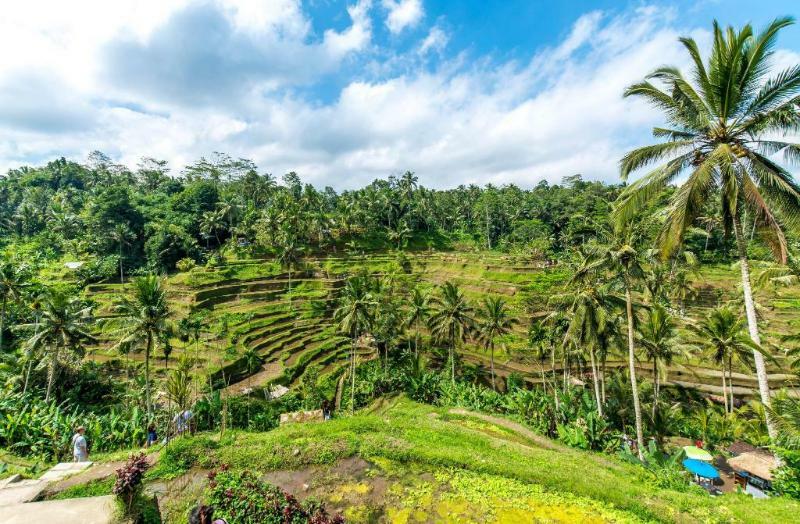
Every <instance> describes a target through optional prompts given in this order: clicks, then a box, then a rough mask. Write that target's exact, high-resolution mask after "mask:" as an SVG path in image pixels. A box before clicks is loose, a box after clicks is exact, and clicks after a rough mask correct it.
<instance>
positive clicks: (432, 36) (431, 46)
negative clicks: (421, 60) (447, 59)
mask: <svg viewBox="0 0 800 524" xmlns="http://www.w3.org/2000/svg"><path fill="white" fill-rule="evenodd" d="M449 40H450V37H449V36H448V34H447V33H446V32H445V31H444V29H442V28H441V27H439V26H433V27H431V30H430V31H429V32H428V36H426V37H425V39H424V40H423V41H422V44H420V46H419V52H420V54H423V55H424V54H426V53H429V52H431V51H434V52H436V53H441V52H442V51H443V50H444V48H445V46H447V42H448V41H449Z"/></svg>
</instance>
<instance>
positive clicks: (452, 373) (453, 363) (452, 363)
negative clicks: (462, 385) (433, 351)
mask: <svg viewBox="0 0 800 524" xmlns="http://www.w3.org/2000/svg"><path fill="white" fill-rule="evenodd" d="M455 347H456V341H455V340H453V341H452V342H451V343H450V351H449V353H450V380H451V381H452V382H453V384H455V383H456V355H455V353H456V351H455Z"/></svg>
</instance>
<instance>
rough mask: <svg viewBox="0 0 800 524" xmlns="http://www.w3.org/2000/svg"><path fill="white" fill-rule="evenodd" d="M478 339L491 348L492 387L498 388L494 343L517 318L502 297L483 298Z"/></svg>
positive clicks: (487, 347)
mask: <svg viewBox="0 0 800 524" xmlns="http://www.w3.org/2000/svg"><path fill="white" fill-rule="evenodd" d="M479 314H480V320H479V321H478V329H477V331H478V339H479V340H480V341H481V342H483V347H484V349H486V350H489V362H490V364H491V370H492V389H494V390H495V391H496V390H497V386H496V385H495V380H494V344H495V339H496V338H497V337H502V336H503V335H506V334H508V333H509V332H510V331H511V328H512V326H513V325H514V324H516V323H517V319H516V318H513V317H511V316H510V315H509V311H508V306H507V305H506V302H505V300H503V299H502V298H501V297H486V298H484V299H483V303H482V304H481V308H480V311H479Z"/></svg>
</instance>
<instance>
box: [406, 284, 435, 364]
mask: <svg viewBox="0 0 800 524" xmlns="http://www.w3.org/2000/svg"><path fill="white" fill-rule="evenodd" d="M429 298H430V297H429V295H428V294H427V293H423V292H422V291H420V290H419V288H416V287H415V288H414V289H412V290H411V296H410V297H409V299H408V311H407V313H406V326H408V327H411V326H414V356H415V357H418V356H419V337H420V329H419V326H420V324H422V323H423V322H425V321H427V319H428V315H430V312H431V307H430V304H429Z"/></svg>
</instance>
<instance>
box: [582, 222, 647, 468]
mask: <svg viewBox="0 0 800 524" xmlns="http://www.w3.org/2000/svg"><path fill="white" fill-rule="evenodd" d="M615 233H616V234H615V237H614V238H613V244H612V245H610V246H605V247H602V246H601V247H600V248H598V249H596V250H594V251H593V252H592V253H591V254H590V256H589V257H588V259H587V261H586V263H584V264H583V265H582V266H581V267H580V268H579V269H578V270H577V271H576V274H575V276H574V277H573V278H574V279H576V280H581V279H583V278H586V277H585V276H584V275H591V274H592V273H595V272H598V271H604V272H606V274H607V275H608V276H610V277H611V278H612V279H613V280H616V281H617V282H618V283H619V284H620V285H621V287H622V289H623V290H624V292H625V320H626V323H627V333H628V372H629V373H630V381H631V396H632V397H633V411H634V415H635V419H636V443H637V451H638V453H639V458H640V459H642V460H644V454H643V450H644V434H643V430H642V407H641V403H640V401H639V385H638V382H637V378H636V350H635V338H634V322H635V321H636V319H635V317H634V313H633V290H634V287H635V286H636V285H637V283H638V282H641V281H642V280H643V279H644V276H645V272H644V269H643V267H642V261H641V255H640V253H639V252H638V251H637V250H636V248H635V247H634V240H633V231H632V230H630V229H619V230H618V231H616V232H615Z"/></svg>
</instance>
